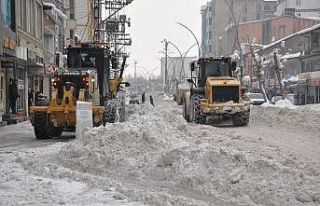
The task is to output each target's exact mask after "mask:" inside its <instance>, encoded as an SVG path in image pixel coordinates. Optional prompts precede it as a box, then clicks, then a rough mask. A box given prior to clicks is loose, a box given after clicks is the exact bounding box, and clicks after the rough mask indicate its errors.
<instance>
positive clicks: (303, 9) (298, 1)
mask: <svg viewBox="0 0 320 206" xmlns="http://www.w3.org/2000/svg"><path fill="white" fill-rule="evenodd" d="M319 10H320V1H319V0H281V1H280V2H279V4H278V6H277V11H276V15H277V16H281V15H285V14H286V15H293V16H299V17H305V18H318V19H319V18H320V11H319Z"/></svg>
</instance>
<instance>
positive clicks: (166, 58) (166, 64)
mask: <svg viewBox="0 0 320 206" xmlns="http://www.w3.org/2000/svg"><path fill="white" fill-rule="evenodd" d="M162 43H164V51H165V68H164V69H165V70H164V83H165V88H164V93H165V94H168V93H169V82H168V44H169V42H168V41H167V40H166V39H164V40H163V41H162Z"/></svg>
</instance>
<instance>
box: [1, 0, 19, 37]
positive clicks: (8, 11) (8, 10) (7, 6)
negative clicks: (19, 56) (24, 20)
mask: <svg viewBox="0 0 320 206" xmlns="http://www.w3.org/2000/svg"><path fill="white" fill-rule="evenodd" d="M1 13H2V16H3V23H4V24H5V25H7V26H10V28H11V29H12V30H13V31H15V29H16V19H15V2H14V0H6V1H4V0H2V1H1Z"/></svg>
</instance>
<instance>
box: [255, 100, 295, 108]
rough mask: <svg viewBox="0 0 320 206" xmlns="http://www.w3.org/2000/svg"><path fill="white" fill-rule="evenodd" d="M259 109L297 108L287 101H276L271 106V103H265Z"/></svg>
mask: <svg viewBox="0 0 320 206" xmlns="http://www.w3.org/2000/svg"><path fill="white" fill-rule="evenodd" d="M261 107H279V108H287V109H297V108H298V107H296V106H295V105H293V104H292V103H291V102H290V100H288V99H283V100H278V101H276V102H275V103H274V104H272V103H271V102H266V103H264V104H262V105H261Z"/></svg>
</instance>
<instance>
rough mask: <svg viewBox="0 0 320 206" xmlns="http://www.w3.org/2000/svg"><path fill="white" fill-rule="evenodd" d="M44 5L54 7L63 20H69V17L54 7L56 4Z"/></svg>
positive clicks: (44, 3)
mask: <svg viewBox="0 0 320 206" xmlns="http://www.w3.org/2000/svg"><path fill="white" fill-rule="evenodd" d="M43 5H44V6H50V7H52V8H53V9H54V10H55V11H56V12H57V14H58V15H59V16H61V17H62V18H63V19H67V18H68V17H67V15H65V14H64V13H63V12H62V11H61V10H60V9H58V8H57V7H56V5H54V4H52V3H46V2H43Z"/></svg>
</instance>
